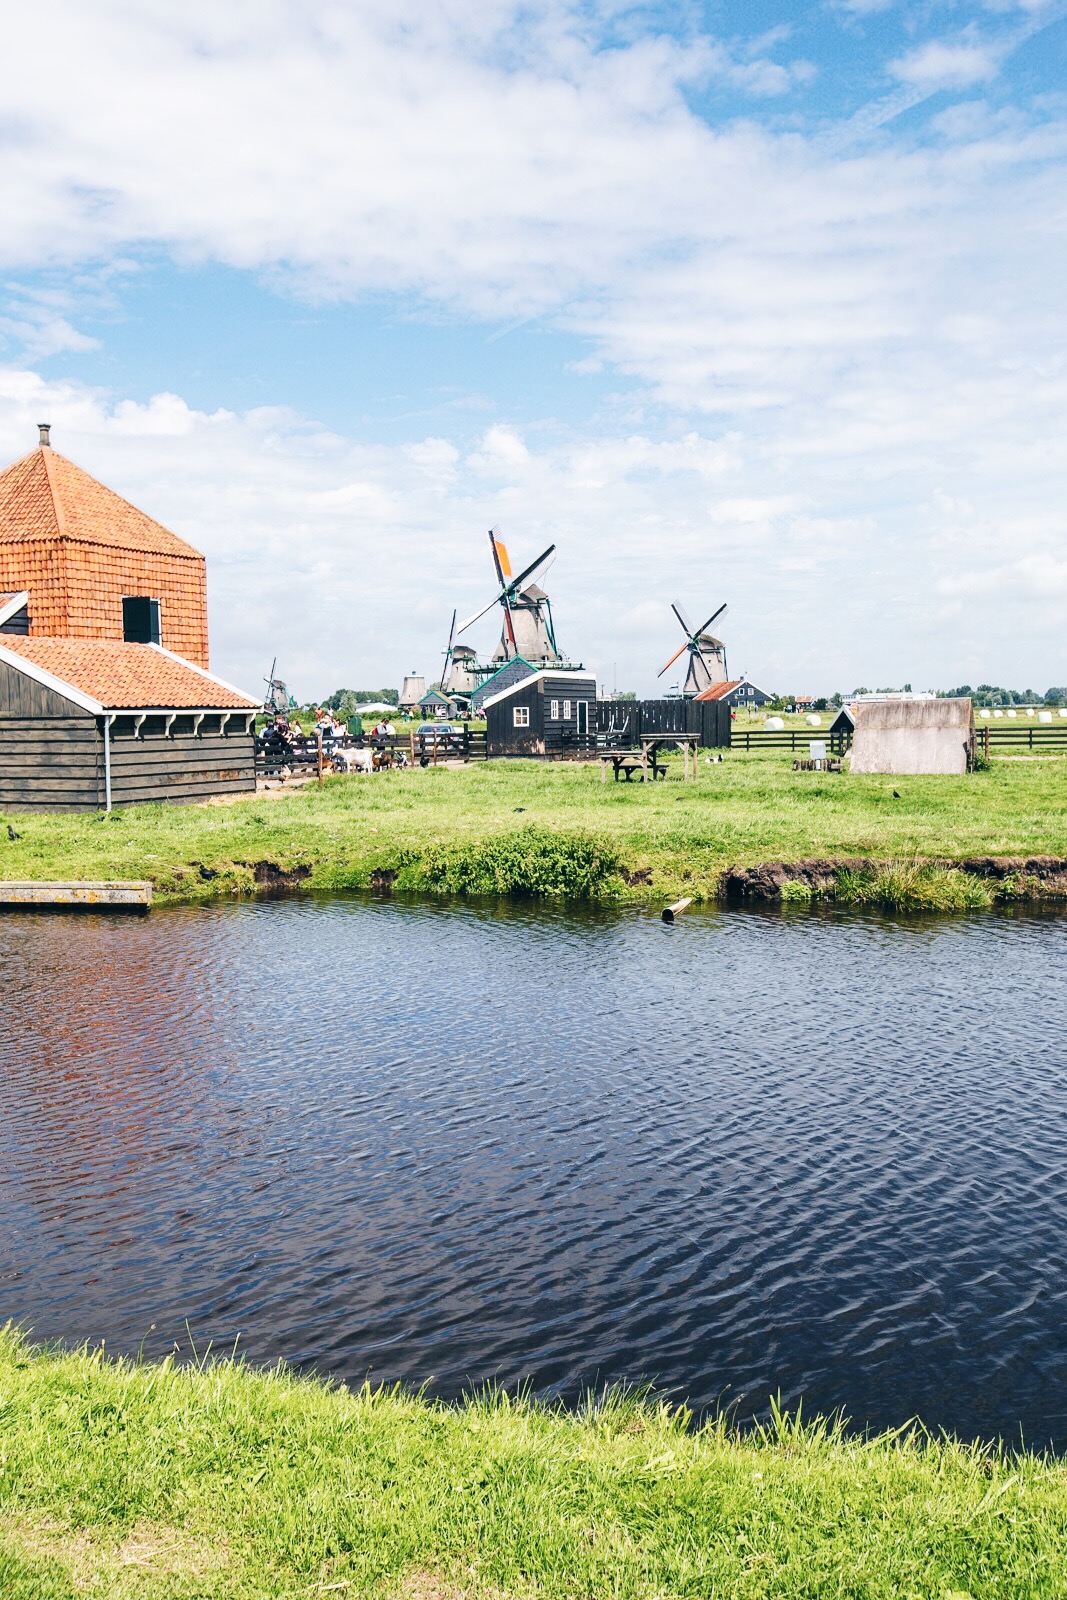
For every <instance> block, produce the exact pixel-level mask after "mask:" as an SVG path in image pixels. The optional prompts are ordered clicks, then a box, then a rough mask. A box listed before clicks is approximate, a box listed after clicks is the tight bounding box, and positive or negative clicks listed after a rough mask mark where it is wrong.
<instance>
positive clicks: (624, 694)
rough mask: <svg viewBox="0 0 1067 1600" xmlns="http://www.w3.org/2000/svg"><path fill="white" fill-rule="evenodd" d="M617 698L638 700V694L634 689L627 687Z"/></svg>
mask: <svg viewBox="0 0 1067 1600" xmlns="http://www.w3.org/2000/svg"><path fill="white" fill-rule="evenodd" d="M615 698H616V700H636V699H637V696H636V694H635V693H634V691H633V690H632V689H626V690H621V691H620V692H619V693H618V694H617V695H616V696H615Z"/></svg>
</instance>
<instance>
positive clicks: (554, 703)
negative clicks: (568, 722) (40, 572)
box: [548, 700, 559, 722]
mask: <svg viewBox="0 0 1067 1600" xmlns="http://www.w3.org/2000/svg"><path fill="white" fill-rule="evenodd" d="M548 714H549V716H550V717H551V718H552V721H553V722H557V721H558V720H559V701H558V700H550V701H549V702H548Z"/></svg>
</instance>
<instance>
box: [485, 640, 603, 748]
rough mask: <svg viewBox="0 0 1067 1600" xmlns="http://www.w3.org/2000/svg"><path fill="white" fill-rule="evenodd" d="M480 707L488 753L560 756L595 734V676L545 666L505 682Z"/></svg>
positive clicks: (499, 675) (498, 675) (512, 663)
mask: <svg viewBox="0 0 1067 1600" xmlns="http://www.w3.org/2000/svg"><path fill="white" fill-rule="evenodd" d="M508 665H509V666H515V665H517V663H516V662H514V661H512V662H509V664H508ZM524 665H525V663H524ZM506 670H507V669H506V668H505V669H504V671H506ZM502 676H503V672H501V673H498V674H497V678H498V680H499V678H500V677H502ZM482 709H483V710H484V712H485V722H486V753H487V754H488V755H490V756H545V755H548V756H554V755H562V754H564V753H565V752H566V751H567V750H568V749H579V748H581V745H582V743H583V742H585V741H586V740H588V739H589V737H590V735H595V733H596V679H595V678H594V677H592V676H587V675H586V674H584V673H581V672H566V671H563V672H561V671H560V670H559V669H558V668H551V667H546V668H544V669H543V670H542V671H540V672H533V673H529V672H528V673H526V674H525V675H523V676H522V677H520V678H519V679H518V681H517V682H514V683H510V684H506V685H505V686H504V687H503V688H501V689H499V690H498V691H497V693H496V694H491V695H490V696H489V697H488V698H487V699H485V700H483V701H482Z"/></svg>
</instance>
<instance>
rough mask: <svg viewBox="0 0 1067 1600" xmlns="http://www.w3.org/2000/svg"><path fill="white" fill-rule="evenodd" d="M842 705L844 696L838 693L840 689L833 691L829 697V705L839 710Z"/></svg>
mask: <svg viewBox="0 0 1067 1600" xmlns="http://www.w3.org/2000/svg"><path fill="white" fill-rule="evenodd" d="M844 703H845V697H844V695H843V694H842V693H841V691H840V689H838V690H836V691H835V692H834V693H833V694H832V695H831V696H830V704H831V705H832V706H835V707H836V708H837V709H840V708H841V706H843V705H844Z"/></svg>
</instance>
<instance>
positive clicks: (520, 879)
mask: <svg viewBox="0 0 1067 1600" xmlns="http://www.w3.org/2000/svg"><path fill="white" fill-rule="evenodd" d="M894 791H896V792H894ZM276 796H278V791H272V792H271V793H270V794H261V795H258V796H255V797H250V798H248V799H242V800H241V801H239V802H238V803H236V804H232V805H215V804H213V805H206V806H173V807H167V806H146V807H133V808H129V809H127V810H125V811H123V810H118V811H115V812H114V813H113V814H112V815H111V817H110V818H103V817H99V816H95V815H94V816H83V817H78V816H53V815H24V816H12V817H11V818H10V821H11V823H12V825H13V829H14V831H15V832H16V833H17V834H18V835H19V837H18V838H17V839H14V840H12V839H9V838H7V837H5V835H6V832H7V830H6V828H5V827H4V825H3V820H2V819H0V852H2V857H0V860H2V865H0V876H2V877H4V878H43V879H56V878H150V879H152V881H153V882H154V883H155V885H156V890H157V894H158V896H159V897H160V899H162V900H167V899H197V898H199V899H208V898H213V897H217V896H219V895H220V894H226V895H229V894H234V893H251V892H253V891H254V890H255V889H256V887H257V884H258V885H259V886H263V885H264V884H278V885H282V884H284V883H285V882H286V881H287V875H289V874H292V875H293V878H292V880H291V881H296V879H297V878H299V879H300V880H302V881H303V882H304V884H305V886H306V887H310V888H320V889H335V888H368V887H373V886H379V887H380V886H384V885H389V884H391V885H392V886H393V887H394V888H396V889H411V890H428V891H431V892H438V893H460V894H482V893H525V894H551V895H570V896H575V895H576V896H586V897H598V898H610V897H613V896H621V897H622V898H624V899H626V900H637V899H645V900H649V901H653V902H655V901H662V899H663V898H664V897H666V898H667V899H678V898H679V897H680V896H681V895H691V896H692V897H693V898H694V899H696V900H701V899H705V900H706V899H713V898H715V897H716V896H717V894H718V893H719V885H720V880H721V878H722V875H723V873H724V872H725V871H726V870H727V869H729V868H731V867H736V866H741V867H745V866H754V865H757V864H759V863H762V862H769V861H784V862H795V861H802V860H808V859H811V858H824V859H827V860H829V861H837V862H841V863H853V862H855V861H861V862H870V863H871V867H872V870H873V868H875V867H876V866H879V865H882V864H885V863H887V862H896V863H910V865H909V866H907V868H906V869H905V868H895V869H893V870H894V872H895V873H896V874H897V876H896V879H895V882H896V883H897V885H898V888H899V884H900V882H901V881H902V879H901V873H905V875H907V874H911V875H912V879H913V883H914V882H919V886H920V887H922V888H923V893H924V894H925V893H926V892H927V890H928V889H929V888H930V886H931V885H932V884H933V883H934V882H935V878H934V877H932V876H931V875H930V874H929V872H928V871H927V869H926V867H925V866H924V863H928V862H931V861H934V862H938V863H941V864H942V865H944V864H945V863H948V864H951V863H952V862H954V861H960V860H963V859H965V858H967V857H973V856H1032V855H1050V856H1058V857H1067V804H1065V801H1067V761H1064V760H1063V759H1062V758H1061V759H1035V760H1032V761H1027V760H1017V759H1016V760H1012V759H1006V760H1001V759H996V758H994V760H993V761H992V762H991V764H990V768H989V770H988V771H986V772H981V773H977V774H974V775H973V776H970V777H966V778H884V777H851V776H849V775H848V774H838V773H807V772H794V771H793V769H792V759H791V757H790V756H789V754H788V752H783V753H776V754H760V755H748V756H746V755H741V754H737V755H731V754H727V755H726V758H725V760H724V761H723V762H722V763H715V764H713V765H711V766H708V765H706V764H704V763H703V762H702V763H701V768H700V777H699V779H698V780H697V782H696V783H688V784H687V783H683V782H682V781H681V773H680V763H679V762H678V761H677V760H674V761H672V763H671V772H670V776H669V778H668V779H667V780H666V781H665V782H661V783H656V784H649V785H642V784H639V783H629V784H625V783H620V784H616V783H612V782H611V781H610V780H609V782H607V783H606V784H602V783H601V782H600V773H599V767H598V766H590V765H585V764H577V763H540V762H489V763H485V762H481V763H472V764H471V765H470V766H468V767H452V768H445V767H437V768H434V767H429V768H426V769H421V768H417V769H415V770H414V771H407V772H384V773H378V774H376V775H375V776H374V777H351V778H334V779H328V780H327V781H326V783H325V784H324V785H323V787H322V788H321V789H319V788H318V787H317V786H316V785H315V784H311V785H310V786H309V787H306V788H301V789H297V790H294V791H293V792H291V793H281V795H280V797H276ZM916 872H918V873H919V878H918V880H916V879H915V874H916ZM923 874H925V876H924V875H923ZM960 877H961V875H960V874H956V875H955V877H954V878H953V879H952V883H953V888H952V893H953V894H959V893H961V892H962V891H961V887H960V885H959V883H958V881H957V880H958V879H959V878H960ZM936 881H938V882H941V880H936ZM888 883H889V880H888V878H887V877H886V876H885V875H884V874H882V875H881V876H879V875H877V874H875V875H874V876H870V875H863V874H862V873H861V874H860V876H859V877H857V876H856V875H855V869H853V876H852V877H851V878H849V879H848V880H847V881H846V883H845V884H844V890H845V892H846V893H847V895H848V896H849V897H851V898H853V899H858V900H866V901H868V902H870V901H871V900H872V899H881V900H883V901H884V900H886V899H887V898H888V901H889V903H897V902H898V901H899V902H900V903H905V902H906V903H914V902H913V901H910V900H908V898H907V896H906V895H904V896H901V895H900V894H898V892H897V889H893V891H892V893H888V891H887V894H881V893H880V892H879V890H878V885H879V884H881V885H883V887H885V886H886V885H888ZM994 887H995V886H994V885H990V884H986V883H984V882H982V883H978V884H977V885H975V884H974V883H973V882H972V881H971V880H970V879H967V880H965V882H964V884H963V886H962V889H963V890H965V891H966V894H967V895H970V894H971V893H972V891H977V890H980V891H981V894H982V895H988V896H991V895H992V893H993V892H994ZM1029 887H1030V886H1028V885H1025V884H1009V885H1008V886H1007V892H1008V893H1010V894H1022V893H1026V892H1028V889H1029ZM942 888H944V884H943V883H942ZM791 892H793V891H791ZM795 892H796V893H800V892H802V891H800V890H797V891H795ZM996 892H997V893H998V894H1003V893H1004V892H1005V890H1004V888H1000V889H997V890H996ZM923 903H932V902H929V901H924V902H923ZM951 903H954V904H959V903H965V904H968V905H970V904H976V903H982V904H985V903H988V899H981V898H980V897H979V898H978V899H966V900H962V901H961V900H959V899H957V900H955V901H952V902H951Z"/></svg>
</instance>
